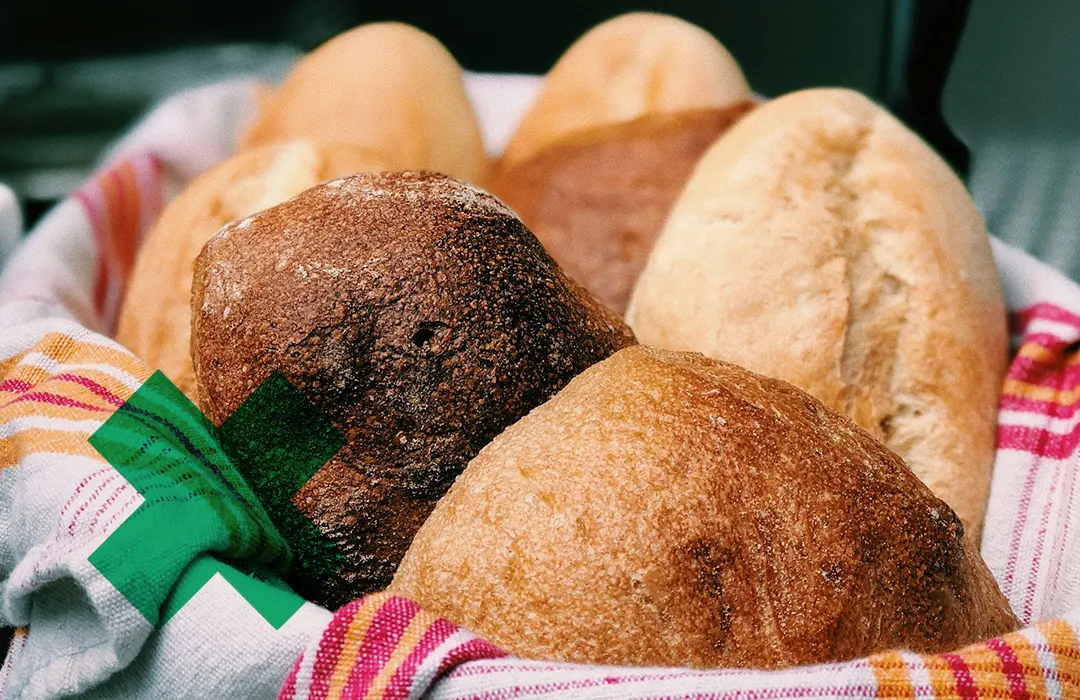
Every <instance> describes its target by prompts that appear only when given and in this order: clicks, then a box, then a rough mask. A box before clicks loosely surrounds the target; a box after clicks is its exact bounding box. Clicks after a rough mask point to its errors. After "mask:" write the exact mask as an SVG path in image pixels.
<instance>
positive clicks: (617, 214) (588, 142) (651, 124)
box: [491, 102, 754, 314]
mask: <svg viewBox="0 0 1080 700" xmlns="http://www.w3.org/2000/svg"><path fill="white" fill-rule="evenodd" d="M753 106H754V105H753V103H752V102H740V103H738V104H735V105H731V106H729V107H717V108H710V109H697V110H688V111H682V112H672V113H665V114H648V115H645V116H643V117H639V118H638V119H634V120H633V121H629V122H623V123H619V124H609V125H604V126H598V127H594V128H591V129H585V130H583V131H580V132H576V133H574V134H572V135H570V136H568V137H567V138H565V139H563V140H562V141H559V142H558V143H556V144H554V145H551V146H549V147H547V148H545V149H544V150H542V151H540V152H539V153H537V154H536V155H534V156H532V157H530V158H527V159H526V160H523V161H521V162H519V163H517V164H514V165H508V166H506V167H501V168H500V169H499V170H498V171H497V173H496V175H495V177H494V178H493V180H492V183H491V191H492V192H493V193H494V194H495V195H496V196H498V197H499V198H500V199H502V200H503V201H504V202H506V204H508V205H509V206H510V207H511V208H512V209H513V210H514V211H515V212H516V213H517V214H518V216H520V217H521V220H522V221H523V222H525V225H526V226H528V227H529V230H530V231H532V232H533V233H534V234H536V237H537V238H539V239H540V242H541V243H543V244H544V248H545V249H546V250H547V251H548V252H549V253H550V254H551V257H553V258H555V262H557V263H559V266H560V267H562V269H563V270H564V271H566V273H567V274H568V275H570V277H572V278H573V279H574V280H576V281H577V282H579V283H580V284H581V285H582V286H584V287H585V288H586V289H587V290H589V291H590V292H591V293H592V294H593V295H594V296H595V297H596V298H597V299H599V300H600V301H602V302H604V303H605V304H607V305H608V306H609V307H611V308H612V309H613V310H614V311H615V312H617V313H619V314H623V313H625V312H626V304H627V303H628V302H629V300H630V292H631V291H632V290H633V288H634V282H636V281H637V277H638V274H640V272H641V268H643V267H644V266H645V260H646V258H647V257H648V255H649V251H650V250H652V246H653V243H654V242H655V241H656V238H657V237H658V236H659V235H660V231H661V229H662V228H663V226H664V221H665V220H666V219H667V215H668V212H669V211H670V210H671V207H672V205H674V203H675V200H676V199H677V198H678V196H679V194H680V193H681V192H682V188H683V185H685V184H686V181H687V179H689V177H690V174H691V172H693V169H694V166H695V165H696V164H697V161H698V159H699V158H701V156H702V154H703V153H704V152H705V151H706V150H707V149H708V148H709V146H711V145H712V144H713V142H714V141H716V139H717V138H718V137H719V136H720V135H721V134H723V133H724V132H725V131H726V130H727V129H728V128H730V127H731V125H732V124H734V123H735V122H736V121H737V120H738V119H739V118H741V117H742V116H743V115H744V114H746V113H747V112H748V111H750V110H751V109H752V108H753Z"/></svg>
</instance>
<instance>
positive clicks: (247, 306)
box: [192, 172, 633, 607]
mask: <svg viewBox="0 0 1080 700" xmlns="http://www.w3.org/2000/svg"><path fill="white" fill-rule="evenodd" d="M632 342H633V336H632V335H631V333H630V331H629V329H627V328H626V326H624V325H623V324H622V322H621V321H620V320H619V319H618V318H617V317H615V316H614V315H613V314H612V313H611V312H609V311H608V310H607V309H606V308H604V307H603V306H602V305H601V304H599V303H598V302H596V301H594V300H593V299H592V297H591V296H590V295H589V294H588V293H587V292H585V291H584V290H583V289H581V288H580V287H578V286H577V285H575V284H574V283H572V282H571V281H570V280H568V279H567V278H566V277H565V276H564V275H563V274H562V272H560V271H559V269H558V267H557V266H556V265H555V263H554V262H552V260H551V258H549V257H548V256H547V254H546V253H544V250H543V248H542V247H541V246H540V243H539V242H538V241H537V240H536V238H534V237H533V236H532V234H530V233H529V232H528V230H527V229H526V228H525V227H524V226H523V225H522V224H521V222H520V221H518V219H517V218H516V217H515V216H514V215H513V213H512V212H511V211H510V210H509V209H507V208H506V207H505V206H503V205H502V204H501V203H500V202H499V201H498V200H496V199H495V198H494V197H492V196H491V195H488V194H486V193H484V192H482V191H480V190H478V189H476V188H474V187H472V186H469V185H465V184H462V183H460V182H458V181H456V180H453V179H451V178H448V177H445V176H442V175H435V174H431V173H417V172H406V173H382V174H365V175H359V176H356V177H351V178H346V179H342V180H335V181H333V182H330V183H328V184H325V185H321V186H319V187H315V188H313V189H310V190H308V191H307V192H304V193H303V194H301V195H300V196H298V197H296V198H295V199H292V200H290V201H288V202H286V203H284V204H280V205H278V206H276V207H273V208H272V209H268V210H267V211H264V212H262V213H261V214H259V215H257V216H255V217H253V218H252V219H250V220H249V221H246V222H245V223H244V225H243V226H241V225H230V226H227V227H226V228H224V229H223V230H222V231H221V232H220V233H219V234H218V235H217V236H215V237H214V238H213V239H212V240H211V241H210V242H209V243H207V245H206V248H205V249H204V250H203V252H202V254H201V255H200V256H199V259H198V262H197V264H196V271H195V288H194V298H193V300H192V355H193V357H194V360H195V374H196V377H197V379H198V384H199V396H200V404H201V406H202V407H203V409H204V411H205V412H206V414H207V415H208V416H209V417H210V419H211V420H212V421H214V423H216V424H219V423H221V422H222V421H223V420H224V419H225V418H226V417H227V416H228V415H229V414H230V413H232V412H233V411H234V410H235V409H236V408H237V407H238V406H239V405H240V404H241V402H243V401H244V399H246V398H247V397H248V395H249V394H250V393H251V392H252V390H253V389H255V388H256V387H257V386H259V385H260V384H261V383H262V382H263V381H264V380H265V379H266V378H267V377H268V376H269V375H270V373H271V372H273V371H275V370H278V371H280V372H281V373H282V374H283V375H284V376H285V378H286V379H288V380H289V381H290V382H292V384H293V385H294V386H295V387H296V388H297V389H299V390H300V391H301V392H302V393H303V394H304V396H305V397H306V398H307V399H308V400H309V401H310V402H311V403H312V404H314V406H315V408H317V409H318V410H319V411H321V412H322V413H324V414H325V415H326V416H328V417H329V418H330V419H331V420H332V421H333V422H334V424H335V425H336V426H337V427H338V428H339V429H340V430H341V431H342V433H343V434H344V435H345V436H346V437H347V439H348V443H347V444H346V445H345V447H343V448H342V449H341V450H340V451H339V452H338V453H337V455H336V456H335V457H334V458H333V459H332V460H331V461H330V462H329V463H328V464H327V465H326V466H324V467H323V468H322V470H321V471H319V472H318V473H317V474H316V475H315V476H314V477H313V478H311V480H310V481H308V482H307V483H306V485H305V486H304V487H303V488H302V489H301V490H300V491H299V493H297V494H296V496H295V498H293V503H295V504H296V505H297V506H298V507H299V508H300V510H301V512H303V514H304V515H305V516H306V517H307V518H308V519H309V520H311V521H312V522H314V523H315V524H316V525H317V526H318V527H319V528H320V529H321V530H322V531H323V532H324V533H325V534H326V535H327V536H328V537H329V538H330V539H331V540H332V541H333V542H334V543H335V545H336V546H337V548H338V550H339V551H340V552H341V553H342V554H344V555H345V557H346V564H345V565H344V567H343V568H342V569H341V570H340V571H339V572H338V573H337V575H336V576H332V577H330V578H328V579H326V580H302V579H301V580H294V581H293V583H294V584H295V585H296V587H297V588H298V590H299V592H301V593H302V594H304V595H305V597H307V598H308V599H310V600H314V601H316V602H319V603H320V604H322V605H325V606H328V607H334V606H337V605H342V604H344V603H346V602H348V601H349V600H351V599H352V598H354V597H357V596H360V595H363V594H365V593H370V592H373V591H378V590H381V589H382V588H384V587H385V586H386V585H387V584H388V583H389V582H390V579H391V577H392V576H393V574H394V570H395V569H396V568H397V564H398V562H399V561H400V559H401V556H402V555H403V554H404V553H405V550H406V548H408V546H409V543H410V542H411V541H412V536H413V534H414V533H415V532H416V530H417V529H418V528H419V527H420V525H421V524H422V523H423V522H424V519H425V518H426V517H427V516H428V514H429V513H430V512H431V509H432V508H433V507H434V505H435V502H436V501H437V500H438V499H439V498H440V497H441V496H442V495H443V494H444V493H445V492H446V490H447V489H448V488H449V487H450V485H451V484H452V483H453V481H454V479H455V478H456V477H457V475H458V474H459V473H460V472H461V470H462V469H464V468H465V465H466V464H467V463H468V461H469V460H470V459H472V457H473V456H474V455H475V454H476V453H477V452H478V451H479V450H480V448H481V447H483V446H484V445H485V444H487V442H488V441H490V440H491V439H492V438H494V437H495V436H496V435H498V434H499V433H500V432H501V431H502V430H503V429H504V428H505V427H506V426H508V425H510V424H511V423H513V422H514V421H516V420H517V419H518V418H520V417H521V416H523V415H524V414H525V413H527V412H528V411H529V410H531V409H532V408H533V407H535V406H537V405H539V404H540V403H543V402H544V401H545V400H547V399H548V398H549V397H550V396H552V395H553V394H554V393H555V392H556V391H558V390H559V389H560V388H562V387H563V386H564V385H565V384H566V383H567V382H569V381H570V379H571V378H573V377H574V376H576V375H577V374H578V373H580V372H581V371H583V370H584V369H585V368H587V367H589V366H590V365H592V364H594V363H596V362H599V361H600V360H602V359H604V358H605V357H607V356H608V355H610V354H611V353H613V352H615V351H616V350H618V349H620V348H622V347H625V346H626V345H628V344H630V343H632ZM281 467H282V468H283V469H287V468H289V467H288V465H287V464H283V465H281ZM276 481H288V480H286V479H276ZM283 534H284V535H285V537H286V539H287V540H289V542H290V544H291V545H292V546H293V549H294V551H296V552H298V554H299V557H300V559H301V566H300V567H299V570H300V574H299V575H302V573H303V569H304V566H303V563H304V562H303V558H304V556H305V555H306V554H305V553H306V552H308V551H315V550H313V549H309V548H308V543H306V542H305V541H303V540H299V541H298V539H297V538H298V537H300V536H302V534H303V533H297V532H288V531H286V532H283Z"/></svg>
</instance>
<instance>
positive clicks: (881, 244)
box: [627, 89, 1008, 543]
mask: <svg viewBox="0 0 1080 700" xmlns="http://www.w3.org/2000/svg"><path fill="white" fill-rule="evenodd" d="M627 318H628V321H629V323H630V325H631V326H632V327H633V329H634V331H635V333H636V334H637V336H638V338H639V339H640V340H641V342H643V343H646V344H649V345H653V346H656V347H662V348H669V349H673V350H695V351H698V352H701V353H704V354H705V355H708V356H710V357H714V358H717V359H721V360H726V361H730V362H735V363H737V364H740V365H743V366H745V367H748V368H750V369H752V370H754V371H756V372H761V373H763V374H768V375H770V376H775V377H780V378H782V379H786V380H788V381H790V382H791V383H793V384H795V385H796V386H798V387H800V388H802V389H804V390H806V391H808V392H810V393H811V394H813V395H814V396H816V397H818V398H819V399H821V400H822V401H823V402H824V403H825V404H826V405H827V406H829V407H831V408H834V409H836V410H838V411H840V412H842V413H844V414H846V415H848V416H849V417H851V418H852V419H853V420H854V421H855V422H856V423H858V424H859V425H860V426H862V427H863V428H864V429H866V430H867V431H869V432H870V433H871V434H872V435H874V436H875V437H876V438H878V439H880V440H881V441H883V442H884V443H885V445H886V446H888V447H889V448H890V449H891V450H893V451H894V452H896V453H897V454H899V455H900V456H901V457H902V458H903V459H904V461H905V462H906V463H907V465H908V466H909V467H910V468H911V469H912V470H914V472H915V473H916V474H917V475H918V476H919V478H921V479H922V480H923V482H925V483H926V484H927V485H928V486H929V487H930V489H931V490H932V491H933V492H934V493H935V494H936V495H937V496H938V497H940V498H941V499H942V500H944V501H945V502H946V503H948V504H949V505H950V506H951V507H952V508H953V510H955V511H956V513H957V515H959V516H960V519H961V520H962V521H963V523H964V526H965V527H966V528H967V529H968V532H969V534H970V536H971V537H972V539H973V541H974V542H975V543H978V542H979V535H980V531H981V528H982V522H983V517H984V514H985V511H986V503H987V499H988V495H989V489H990V475H991V470H992V466H993V461H994V449H995V441H996V429H997V406H998V397H999V392H1000V390H1001V385H1002V381H1003V379H1004V375H1005V370H1006V366H1007V353H1008V347H1007V334H1006V325H1005V310H1004V304H1003V300H1002V291H1001V286H1000V283H999V281H998V277H997V269H996V267H995V265H994V260H993V257H992V255H991V251H990V241H989V237H988V236H987V233H986V229H985V227H984V225H983V222H982V219H981V218H980V216H979V212H978V211H977V210H976V208H975V204H974V203H973V202H972V200H971V197H970V196H969V195H968V193H967V191H966V190H965V189H964V185H963V183H961V182H960V180H959V179H958V178H957V177H956V175H954V174H953V172H952V171H951V170H950V169H949V167H948V165H946V164H945V162H944V161H943V160H942V159H941V158H940V157H939V156H938V155H937V154H936V153H934V152H933V151H932V150H931V149H930V147H929V146H927V145H926V144H925V143H924V142H923V141H922V140H920V139H919V138H918V137H917V136H916V135H915V134H914V133H912V132H911V131H910V130H908V129H907V128H906V127H905V126H904V125H903V124H901V123H900V122H899V121H897V120H896V119H895V118H894V117H893V116H892V115H890V114H889V113H888V112H886V111H885V110H883V109H882V108H880V107H878V106H877V105H875V104H874V103H873V102H871V101H870V100H868V99H866V98H865V97H863V96H861V95H859V94H858V93H855V92H851V91H848V90H837V89H818V90H807V91H803V92H797V93H793V94H790V95H787V96H784V97H781V98H778V99H776V100H773V101H771V102H769V103H767V104H765V105H763V106H761V107H758V108H757V109H756V110H754V111H753V112H752V113H751V114H750V115H748V116H747V117H746V118H745V119H743V120H742V121H740V122H739V123H738V124H737V125H736V126H735V127H734V128H732V129H731V130H730V131H729V132H728V133H727V134H725V135H724V136H723V137H722V138H721V139H720V140H719V141H717V142H716V144H715V145H714V146H713V147H712V148H711V149H710V150H709V152H708V153H706V154H705V156H704V157H703V158H702V159H701V161H700V162H699V163H698V166H697V169H696V171H695V172H694V174H693V176H692V177H691V178H690V181H689V182H688V183H687V185H686V189H685V190H684V191H683V194H682V196H681V198H680V199H679V201H678V202H677V203H676V205H675V207H674V209H673V210H672V213H671V216H670V218H669V219H668V221H667V224H666V225H665V228H664V231H663V233H662V234H661V236H660V238H659V240H658V241H657V243H656V246H655V247H654V248H653V251H652V254H651V255H650V257H649V261H648V263H647V264H646V266H645V270H644V271H643V272H642V274H641V277H640V278H639V280H638V283H637V287H636V288H635V290H634V294H633V297H632V299H631V302H630V307H629V310H628V313H627Z"/></svg>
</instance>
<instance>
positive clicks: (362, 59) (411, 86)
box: [241, 22, 488, 183]
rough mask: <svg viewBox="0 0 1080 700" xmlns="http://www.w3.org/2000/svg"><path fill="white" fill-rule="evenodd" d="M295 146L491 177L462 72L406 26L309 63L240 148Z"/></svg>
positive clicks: (371, 28) (357, 39) (365, 33)
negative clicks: (347, 149) (370, 153)
mask: <svg viewBox="0 0 1080 700" xmlns="http://www.w3.org/2000/svg"><path fill="white" fill-rule="evenodd" d="M291 139H305V140H309V141H315V142H319V143H322V142H325V141H334V142H338V141H340V142H345V143H355V144H359V145H361V146H366V147H368V148H373V149H375V150H376V151H379V152H380V153H382V154H384V155H385V156H386V157H387V159H388V160H389V165H390V168H391V169H393V170H406V169H422V170H435V171H438V172H442V173H447V174H449V175H453V176H454V177H457V178H461V179H463V180H466V181H468V182H477V183H482V182H483V181H484V180H485V178H486V177H487V170H488V157H487V153H486V152H485V151H484V144H483V141H482V140H481V136H480V127H479V124H477V121H476V115H475V114H474V113H473V109H472V105H471V104H470V103H469V98H468V95H466V93H465V84H464V82H463V78H462V74H461V67H460V66H459V65H458V64H457V61H455V60H454V57H453V56H451V55H450V53H449V52H448V51H447V50H446V48H445V47H443V45H442V44H440V43H439V41H438V40H437V39H435V38H434V37H432V36H430V35H429V34H426V33H424V32H422V31H420V30H419V29H417V28H415V27H411V26H409V25H406V24H398V23H395V22H383V23H376V24H365V25H362V26H360V27H357V28H355V29H352V30H350V31H348V32H345V33H343V34H339V35H338V36H336V37H334V38H333V39H331V40H330V41H328V42H326V43H325V44H323V45H322V46H320V47H319V48H317V49H316V50H315V51H313V52H312V53H310V54H308V55H307V56H305V57H304V58H302V59H301V60H300V61H298V62H297V64H296V66H294V67H293V69H292V71H291V72H290V73H289V75H288V77H287V78H286V80H285V82H284V84H283V85H282V86H281V88H280V89H278V90H277V91H276V92H274V93H271V94H270V95H268V96H267V97H266V99H265V100H264V101H263V104H262V107H261V109H260V110H259V114H258V115H257V117H256V119H255V120H254V122H253V123H252V124H251V125H249V126H248V128H247V131H246V132H245V133H244V135H243V136H242V138H241V145H242V147H244V148H251V147H253V146H258V145H261V144H266V143H275V142H278V141H286V140H291Z"/></svg>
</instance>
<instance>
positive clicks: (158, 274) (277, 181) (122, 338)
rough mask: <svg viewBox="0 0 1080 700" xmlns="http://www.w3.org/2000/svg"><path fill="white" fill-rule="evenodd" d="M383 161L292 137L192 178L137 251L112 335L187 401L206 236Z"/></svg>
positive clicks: (190, 391) (347, 147) (363, 150)
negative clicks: (194, 295) (195, 294)
mask: <svg viewBox="0 0 1080 700" xmlns="http://www.w3.org/2000/svg"><path fill="white" fill-rule="evenodd" d="M384 167H386V161H385V160H384V159H383V158H382V157H381V156H380V155H379V154H377V153H375V152H373V151H370V150H368V149H366V148H361V147H359V146H354V145H351V144H340V143H338V144H321V145H318V146H316V145H313V144H309V143H305V142H302V141H292V142H289V143H283V144H276V145H271V146H263V147H260V148H257V149H254V150H251V151H247V152H245V153H241V154H239V155H237V156H234V157H232V158H230V159H229V160H227V161H225V162H224V163H222V164H221V165H219V166H218V167H216V168H214V169H213V170H211V171H209V172H207V173H205V174H204V175H202V176H201V177H199V178H197V179H195V180H194V181H192V182H191V184H190V185H188V187H187V188H186V189H185V190H184V191H183V192H181V193H180V195H179V196H177V197H176V198H175V199H174V200H173V201H172V202H170V203H169V206H167V207H166V208H165V211H164V212H162V214H161V217H160V218H159V219H158V221H157V223H156V224H155V225H154V228H153V229H152V230H151V231H150V233H149V234H148V235H147V237H146V240H145V241H144V242H143V244H142V246H141V247H140V249H139V255H138V257H137V258H136V261H135V267H134V269H133V271H132V275H131V280H130V281H129V282H128V288H127V293H126V295H125V297H124V304H123V307H122V308H121V311H120V319H119V323H118V326H117V331H116V339H117V341H119V342H120V343H121V344H122V345H124V346H125V347H127V348H128V349H130V350H131V351H132V352H134V353H135V354H136V355H138V356H139V357H140V358H142V359H143V360H144V361H145V362H146V364H147V366H149V367H152V368H154V369H160V370H161V371H162V372H164V373H165V375H166V376H167V377H169V379H171V380H172V381H173V383H175V384H176V385H177V387H179V388H180V390H181V391H183V392H184V393H185V394H187V395H188V396H189V397H190V398H193V399H194V397H195V374H194V372H193V370H192V368H191V350H190V341H189V339H190V337H191V273H192V267H193V265H194V264H195V257H196V256H197V255H198V254H199V251H200V250H202V247H203V245H205V244H206V241H207V240H209V239H210V237H211V236H212V235H214V233H216V232H217V231H218V229H220V228H221V227H222V226H224V225H225V224H227V223H228V222H230V221H233V220H234V219H241V218H243V217H245V216H248V215H249V214H254V213H255V212H257V211H259V210H261V209H265V208H267V207H270V206H273V205H275V204H278V203H279V202H283V201H284V200H286V199H288V198H290V197H292V196H294V195H296V194H299V193H300V192H302V191H304V190H306V189H307V188H309V187H311V186H313V185H316V184H318V183H320V182H323V181H325V180H330V179H333V178H335V177H339V176H342V175H351V174H353V173H357V172H362V171H365V170H381V169H383V168H384Z"/></svg>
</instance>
